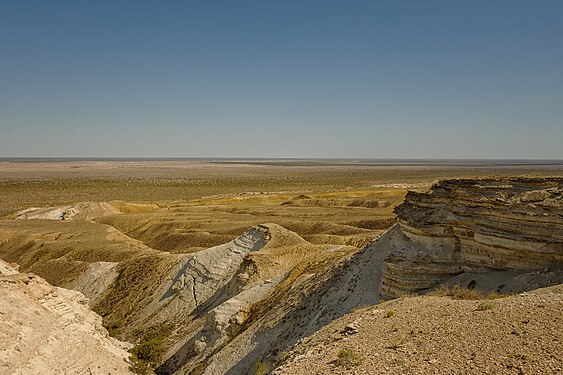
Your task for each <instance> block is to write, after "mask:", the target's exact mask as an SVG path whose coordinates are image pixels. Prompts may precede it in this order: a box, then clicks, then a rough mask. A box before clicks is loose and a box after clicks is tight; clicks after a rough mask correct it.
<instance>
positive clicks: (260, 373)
mask: <svg viewBox="0 0 563 375" xmlns="http://www.w3.org/2000/svg"><path fill="white" fill-rule="evenodd" d="M268 371H270V366H268V364H267V363H265V362H262V361H258V362H256V363H255V364H254V368H253V370H252V374H253V375H266V374H267V373H268Z"/></svg>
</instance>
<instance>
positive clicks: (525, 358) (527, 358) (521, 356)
mask: <svg viewBox="0 0 563 375" xmlns="http://www.w3.org/2000/svg"><path fill="white" fill-rule="evenodd" d="M512 358H514V359H518V360H520V361H524V362H528V361H531V360H532V356H530V355H528V354H524V353H514V354H512Z"/></svg>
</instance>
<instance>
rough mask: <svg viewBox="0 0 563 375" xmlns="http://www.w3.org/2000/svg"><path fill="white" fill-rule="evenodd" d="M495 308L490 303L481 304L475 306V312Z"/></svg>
mask: <svg viewBox="0 0 563 375" xmlns="http://www.w3.org/2000/svg"><path fill="white" fill-rule="evenodd" d="M494 307H495V305H494V304H492V303H491V302H481V303H480V304H479V305H478V306H477V309H476V310H477V311H485V310H491V309H493V308H494Z"/></svg>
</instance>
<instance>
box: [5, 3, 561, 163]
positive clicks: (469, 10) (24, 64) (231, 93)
mask: <svg viewBox="0 0 563 375" xmlns="http://www.w3.org/2000/svg"><path fill="white" fill-rule="evenodd" d="M0 156H3V157H10V156H80V157H89V156H106V157H356V158H357V157H365V158H378V157H380V158H555V159H563V1H543V0H528V1H519V0H505V1H495V0H486V1H475V0H467V1H445V0H443V1H420V0H413V1H392V0H388V1H376V0H368V1H351V0H350V1H345V0H342V1H328V0H319V1H307V0H299V1H267V0H257V1H243V0H241V1H117V0H112V1H77V0H73V1H44V0H38V1H25V0H18V1H2V2H0Z"/></svg>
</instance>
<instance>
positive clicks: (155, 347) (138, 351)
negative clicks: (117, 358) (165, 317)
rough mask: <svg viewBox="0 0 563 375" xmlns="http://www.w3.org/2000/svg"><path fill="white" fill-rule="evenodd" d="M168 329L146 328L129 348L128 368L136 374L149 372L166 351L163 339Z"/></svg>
mask: <svg viewBox="0 0 563 375" xmlns="http://www.w3.org/2000/svg"><path fill="white" fill-rule="evenodd" d="M168 333H169V330H168V329H166V327H162V329H160V330H158V329H152V330H148V331H147V333H145V334H144V335H143V337H142V338H141V340H139V342H138V343H137V344H135V345H134V346H133V347H132V348H131V350H130V351H129V352H130V353H131V358H130V361H131V366H130V370H131V371H133V372H134V373H136V374H142V375H144V374H149V373H150V372H151V371H152V369H154V368H155V367H156V366H157V365H158V363H159V362H160V360H161V359H162V356H163V355H164V353H165V351H166V346H165V340H166V336H167V335H168Z"/></svg>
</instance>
